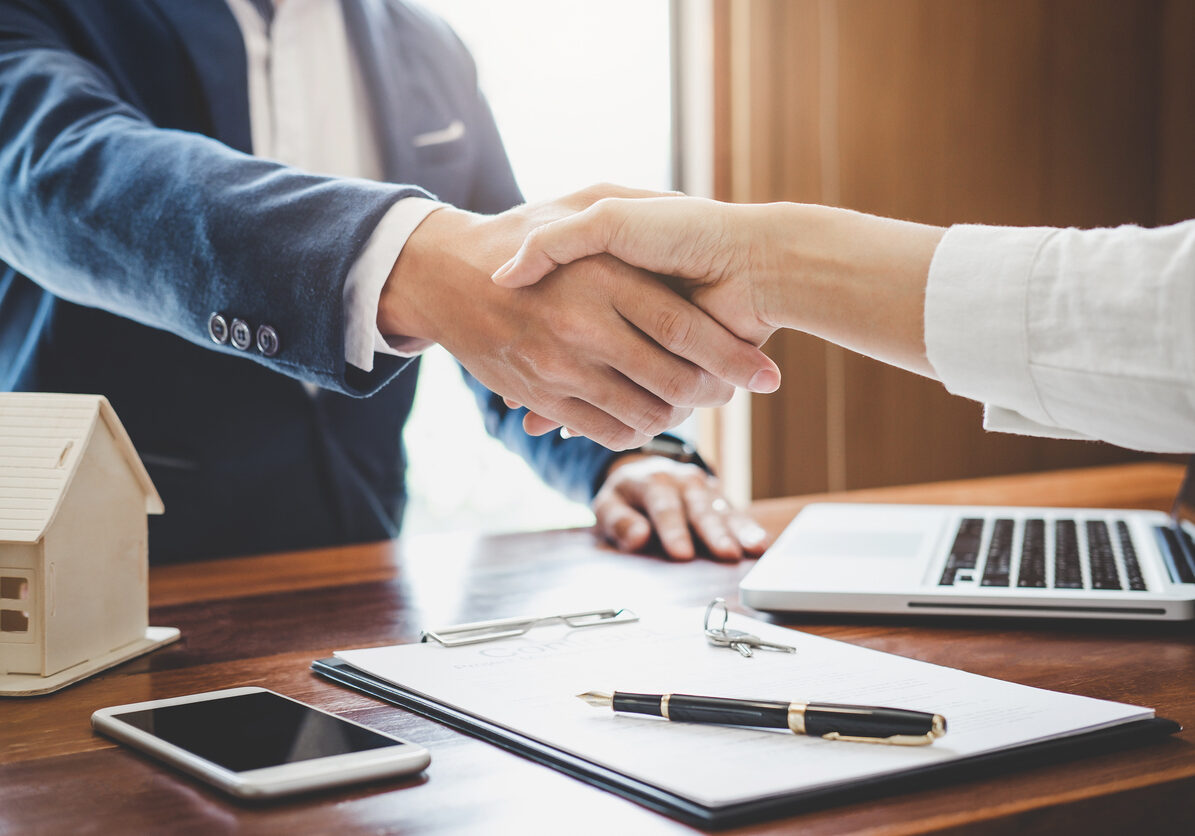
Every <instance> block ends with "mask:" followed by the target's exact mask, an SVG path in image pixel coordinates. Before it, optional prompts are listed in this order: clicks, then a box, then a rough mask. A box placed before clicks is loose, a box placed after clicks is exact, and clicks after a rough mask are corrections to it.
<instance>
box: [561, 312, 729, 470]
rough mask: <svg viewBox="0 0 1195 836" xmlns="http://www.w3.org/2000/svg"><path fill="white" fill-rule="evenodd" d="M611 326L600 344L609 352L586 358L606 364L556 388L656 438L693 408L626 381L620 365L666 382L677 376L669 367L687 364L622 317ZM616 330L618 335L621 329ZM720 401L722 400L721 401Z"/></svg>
mask: <svg viewBox="0 0 1195 836" xmlns="http://www.w3.org/2000/svg"><path fill="white" fill-rule="evenodd" d="M612 328H613V329H614V331H613V332H612V333H610V334H608V335H607V336H606V337H605V339H604V340H602V342H601V345H602V346H603V347H604V348H607V349H608V350H609V352H610V353H609V354H608V355H607V354H605V353H603V354H595V355H594V356H592V357H591V358H589V359H591V360H601V361H602V363H603V364H604V367H601V368H598V369H591V370H589V371H587V373H586V374H585V375H584V382H583V383H581V382H575V381H576V380H577V376H576V375H574V376H573V377H570V378H567V379H566V381H567V382H561V383H560V385H559V386H558V389H559V390H560V391H562V392H563V393H564V394H566V395H567V394H571V395H572V397H573V399H575V400H578V401H581V402H584V403H588V404H591V405H592V406H593V407H595V408H597V409H598V410H600V411H602V412H604V413H606V415H608V416H611V417H613V418H614V419H615V420H617V421H618V422H620V423H622V424H623V425H625V426H626V427H629V428H631V429H632V430H634V431H635V432H636V433H638V434H640V435H643V436H647V437H654V436H657V435H659V434H660V433H662V432H664V431H666V430H669V429H671V428H673V427H675V426H677V425H678V424H680V423H681V422H682V421H684V420H685V419H686V418H688V417H689V415H691V414H692V412H693V410H692V408H691V407H689V406H688V404H687V403H686V404H685V405H684V406H676V405H674V403H673V402H671V401H669V400H666V399H664V398H662V397H660V396H659V395H657V394H655V393H654V392H653V391H651V390H649V389H648V388H647V387H644V386H643V385H640V383H639V381H635V380H633V379H629V378H628V377H627V375H625V374H624V373H623V372H622V370H621V369H620V368H618V366H619V365H622V366H628V367H634V368H637V369H640V375H639V376H640V377H641V378H643V379H647V378H652V376H653V372H654V379H656V380H663V381H670V380H673V379H675V378H676V374H677V373H676V371H673V370H671V369H672V367H679V371H680V372H684V371H685V370H686V367H688V366H689V364H688V363H685V362H684V361H683V360H678V359H677V358H676V357H673V356H672V355H670V354H668V353H667V352H665V351H662V350H661V349H660V348H659V346H655V345H654V344H652V343H651V341H650V340H648V339H646V338H645V337H644V336H643V335H642V334H640V333H639V332H638V331H636V330H635V329H634V328H632V327H630V326H629V325H627V324H626V323H625V322H623V321H621V320H617V322H616V324H615V325H613V326H612ZM620 331H621V333H619V332H620ZM653 358H654V359H655V363H657V364H659V365H660V366H667V368H658V367H656V368H653V363H652V360H653ZM691 371H693V372H696V373H697V375H700V372H699V371H698V370H695V369H691ZM715 385H716V382H715ZM663 391H665V392H668V391H669V390H667V389H666V388H665V389H664V390H663ZM686 394H687V393H686ZM678 400H680V401H681V402H684V401H691V400H693V399H692V397H691V396H690V397H687V398H678ZM719 403H725V399H723V400H722V401H720V402H719ZM537 411H538V412H539V413H540V414H541V415H543V416H544V417H545V418H550V419H552V420H554V421H557V422H559V423H560V424H561V425H563V426H565V427H568V428H569V429H570V430H576V431H577V432H578V433H579V434H581V435H586V436H589V437H590V438H593V439H594V440H595V441H599V440H600V439H598V438H596V437H595V436H593V435H592V434H590V433H589V432H588V431H587V429H586V427H584V426H581V425H580V424H575V423H573V422H571V421H570V420H569V417H568V415H561V414H550V413H547V412H545V411H544V410H542V409H540V410H537ZM645 441H646V439H644V440H643V441H640V442H639V443H640V445H641V444H643V443H645ZM602 443H605V442H602ZM607 446H608V445H607ZM611 449H625V448H611Z"/></svg>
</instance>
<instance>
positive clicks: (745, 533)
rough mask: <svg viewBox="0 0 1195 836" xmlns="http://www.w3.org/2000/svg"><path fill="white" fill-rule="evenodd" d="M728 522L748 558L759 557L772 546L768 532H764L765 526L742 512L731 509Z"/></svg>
mask: <svg viewBox="0 0 1195 836" xmlns="http://www.w3.org/2000/svg"><path fill="white" fill-rule="evenodd" d="M727 521H728V522H729V524H730V529H731V531H733V532H734V536H735V537H736V538H738V541H739V543H740V545H742V547H743V552H744V553H745V554H746V555H747V556H749V557H759V556H760V555H761V554H763V553H764V552H765V551H767V548H768V546H769V545H771V541H770V538H769V537H768V532H766V531H764V529H763V526H761V525H760V524H759V523H757V522H756V521H755V520H753V519H751V518H750V517H748V516H747V515H746V514H744V513H743V512H742V511H738V510H735V509H731V511H730V513H729V514H728V515H727Z"/></svg>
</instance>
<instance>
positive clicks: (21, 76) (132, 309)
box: [0, 47, 420, 394]
mask: <svg viewBox="0 0 1195 836" xmlns="http://www.w3.org/2000/svg"><path fill="white" fill-rule="evenodd" d="M0 135H3V136H5V137H7V140H6V142H5V145H4V146H3V147H2V148H0V226H3V227H4V229H5V230H6V231H7V232H6V234H5V235H4V236H3V238H2V240H0V259H3V260H4V261H5V262H7V263H8V264H10V265H11V266H13V267H14V268H16V269H17V270H19V271H20V272H22V273H24V274H25V275H27V276H29V277H30V278H31V279H33V280H34V281H36V282H37V283H38V284H40V285H41V286H42V287H44V288H45V289H47V290H49V291H50V292H52V293H54V294H55V295H57V296H59V297H61V298H64V299H67V300H69V301H72V302H76V303H78V304H82V305H86V306H89V307H95V308H101V309H104V310H107V311H111V312H113V313H116V314H118V315H120V316H122V317H126V318H128V319H131V320H135V321H137V322H140V323H143V324H145V325H149V326H152V327H155V328H161V329H163V330H167V331H171V332H172V333H175V334H178V335H179V336H182V337H184V338H186V339H188V340H191V341H193V342H196V343H198V344H200V345H204V346H205V347H208V348H211V349H212V350H217V351H227V352H230V353H234V352H235V353H239V354H240V355H241V356H246V357H250V358H253V359H255V360H257V361H258V362H262V363H265V364H266V365H269V366H270V367H272V368H275V369H277V370H279V371H282V372H284V373H286V374H290V375H292V376H295V377H299V378H301V379H304V380H308V381H312V382H316V383H319V384H320V385H323V386H326V387H329V388H338V389H342V390H345V391H350V392H353V393H355V394H356V393H362V392H365V391H371V390H372V389H374V388H376V387H377V386H380V385H381V383H383V382H385V380H386V379H388V377H389V376H390V375H391V374H393V372H394V370H395V369H396V367H397V366H398V365H399V364H398V363H397V362H396V363H389V364H388V365H387V370H386V372H385V373H379V374H377V375H375V376H374V377H372V378H370V379H369V380H365V379H362V378H360V377H358V378H357V379H356V381H355V383H354V384H349V383H348V382H347V380H346V369H345V360H344V340H343V331H344V322H343V317H342V300H341V291H342V286H343V282H344V279H345V276H346V274H347V272H348V270H349V268H350V266H351V264H352V263H353V261H354V259H355V257H356V255H357V253H358V252H359V251H360V249H361V248H362V247H363V246H364V243H365V240H366V238H367V237H368V235H369V233H370V231H371V230H372V229H374V228H375V227H376V225H377V223H378V220H379V219H380V218H381V216H382V215H383V214H384V213H385V212H386V210H387V209H388V207H389V206H390V205H391V204H392V203H393V202H395V201H396V200H398V199H399V198H401V197H403V196H404V195H408V194H420V192H417V191H416V190H414V189H402V188H400V187H395V186H390V185H384V184H371V183H367V182H365V181H343V180H335V179H332V178H324V177H315V176H312V175H308V174H304V173H302V172H298V171H295V170H293V169H288V168H286V167H284V166H281V165H278V164H277V163H272V162H268V161H265V160H258V159H254V158H252V157H248V156H246V155H244V154H241V153H238V152H236V151H233V150H232V149H230V148H228V147H227V146H225V145H223V144H221V143H219V142H216V141H214V140H212V139H209V138H207V137H203V136H200V135H198V134H193V133H187V132H182V131H170V130H162V129H160V128H157V127H155V126H154V125H152V124H150V123H149V122H148V121H146V120H145V118H144V117H143V116H142V115H141V114H140V113H138V112H137V111H136V110H134V109H133V108H131V107H129V106H127V105H125V104H124V103H123V102H122V101H121V100H120V99H119V97H118V96H117V95H116V93H115V92H114V90H113V89H112V87H111V85H110V83H109V82H108V81H107V79H106V78H105V77H104V76H103V75H102V74H101V73H100V72H98V71H97V70H96V69H95V68H94V67H92V66H91V65H89V64H88V63H87V62H85V61H82V60H80V59H78V58H77V57H75V56H73V55H71V54H70V53H69V52H67V51H65V50H48V49H30V50H20V49H11V48H9V47H6V48H5V49H3V50H0ZM30 161H35V162H34V164H30ZM213 311H220V312H225V313H226V314H227V315H228V316H229V317H240V318H244V319H246V320H248V321H249V322H250V323H262V322H269V323H270V324H272V325H273V326H275V327H276V328H277V333H278V334H279V335H280V336H281V348H280V349H279V350H278V351H277V352H276V353H275V354H274V355H273V356H271V357H266V356H264V355H263V354H262V353H260V352H249V351H247V352H237V350H236V349H234V348H233V347H231V346H228V345H225V346H222V347H221V346H217V345H216V344H215V343H213V342H212V338H211V337H210V336H209V334H208V327H207V326H208V320H209V318H210V316H211V314H212V312H213Z"/></svg>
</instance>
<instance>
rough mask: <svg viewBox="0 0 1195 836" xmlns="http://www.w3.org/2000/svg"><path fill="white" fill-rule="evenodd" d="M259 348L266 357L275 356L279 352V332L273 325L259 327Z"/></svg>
mask: <svg viewBox="0 0 1195 836" xmlns="http://www.w3.org/2000/svg"><path fill="white" fill-rule="evenodd" d="M257 350H258V351H260V352H261V353H262V354H264V355H265V356H266V357H273V356H274V355H275V354H277V353H278V332H277V331H275V330H274V327H273V326H272V325H262V326H259V327H258V329H257Z"/></svg>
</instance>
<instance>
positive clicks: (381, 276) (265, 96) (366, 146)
mask: <svg viewBox="0 0 1195 836" xmlns="http://www.w3.org/2000/svg"><path fill="white" fill-rule="evenodd" d="M228 6H229V8H230V9H231V10H232V14H233V17H235V18H236V21H237V24H238V25H239V26H240V29H241V36H242V37H243V38H244V41H245V56H246V58H247V61H248V70H249V78H248V80H247V82H248V86H249V123H250V130H251V132H252V139H253V153H254V154H255V155H256V156H259V157H268V158H270V159H273V160H277V161H278V162H281V163H284V164H286V165H289V166H293V167H295V168H300V169H303V170H304V171H309V172H311V173H313V174H327V175H333V176H337V177H361V178H365V179H369V180H380V179H382V176H383V174H384V172H383V170H382V155H381V151H380V149H379V147H378V136H377V132H376V130H375V128H374V122H373V119H374V114H373V113H372V109H371V107H370V103H369V97H368V94H367V91H366V87H365V82H364V80H363V79H362V77H361V70H360V67H359V66H358V65H357V60H356V57H355V56H354V54H353V51H352V46H351V44H350V43H349V37H348V33H347V31H346V29H345V25H344V16H343V14H342V12H341V6H340V2H339V0H285V2H277V0H276V2H275V9H274V14H273V18H272V20H266V19H265V18H263V16H262V15H261V13H260V12H259V11H258V9H257V7H256V6H255V5H254V3H253V2H252V0H228ZM441 205H442V204H440V203H437V202H436V201H432V200H425V199H422V198H405V199H403V200H400V201H398V202H397V203H396V204H395V205H394V206H393V207H392V208H391V209H390V211H389V212H387V213H386V214H385V215H384V216H383V217H382V220H381V221H380V222H379V223H378V226H377V228H376V229H375V230H374V232H373V234H372V235H371V236H370V238H369V241H368V242H367V243H366V245H365V248H364V249H363V250H362V251H361V254H360V255H359V256H358V257H357V261H356V262H355V263H354V264H353V267H352V268H351V269H350V271H349V274H348V277H347V279H346V281H345V285H344V334H345V339H344V353H345V360H346V361H347V362H349V363H351V364H352V365H354V366H356V367H357V368H359V369H362V370H364V371H367V372H368V371H372V370H373V357H374V352H375V351H378V352H383V353H386V354H396V355H399V356H411V355H413V354H416V353H418V352H419V351H422V350H424V349H426V348H428V347H429V346H430V345H431V343H429V342H426V341H421V340H398V341H396V342H395V344H394V347H392V346H391V345H390V344H388V343H387V341H386V340H385V339H384V338H383V336H382V334H381V332H380V331H379V330H378V327H377V312H378V300H379V298H380V297H381V293H382V286H383V285H384V284H385V283H386V279H387V277H388V276H389V275H390V270H391V268H392V267H393V266H394V262H395V260H396V259H397V258H398V255H399V253H400V252H402V248H403V246H404V245H405V244H406V241H407V238H408V237H409V236H410V235H411V233H412V232H413V231H414V230H415V228H416V227H417V226H419V224H420V223H422V222H423V219H424V218H426V217H427V216H428V215H429V214H430V213H431V212H432V211H434V210H435V209H438V208H440V206H441Z"/></svg>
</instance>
